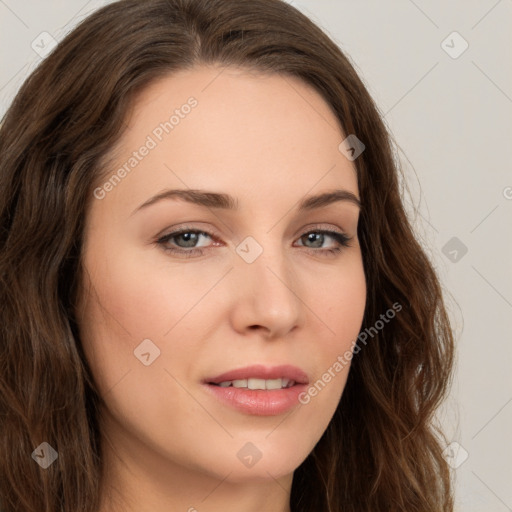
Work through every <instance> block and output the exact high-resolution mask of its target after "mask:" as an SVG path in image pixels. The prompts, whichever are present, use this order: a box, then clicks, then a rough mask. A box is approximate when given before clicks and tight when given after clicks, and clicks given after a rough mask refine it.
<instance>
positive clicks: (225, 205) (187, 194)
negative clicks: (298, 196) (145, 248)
mask: <svg viewBox="0 0 512 512" xmlns="http://www.w3.org/2000/svg"><path fill="white" fill-rule="evenodd" d="M165 199H181V200H183V201H186V202H188V203H192V204H196V205H199V206H203V207H206V208H216V209H222V210H234V211H236V210H238V206H239V205H238V201H237V200H236V199H235V198H234V197H233V196H230V195H229V194H224V193H218V192H208V191H205V190H197V189H186V190H184V189H168V190H164V191H162V192H160V193H158V194H156V195H155V196H153V197H151V198H150V199H148V200H147V201H146V202H144V203H142V204H141V205H140V206H138V207H137V208H136V209H135V210H134V211H133V212H132V213H131V215H133V214H134V213H136V212H138V211H139V210H142V209H145V208H148V207H149V206H151V205H153V204H155V203H158V202H160V201H163V200H165ZM339 201H348V202H350V203H353V204H355V205H356V206H357V207H358V208H361V201H360V200H359V199H358V198H357V196H356V195H355V194H353V193H352V192H350V191H348V190H343V189H338V190H332V191H329V192H324V193H322V194H317V195H314V196H309V197H305V198H304V199H302V200H301V201H300V202H299V205H298V211H299V213H302V212H305V211H311V210H315V209H317V208H322V207H325V206H328V205H330V204H333V203H336V202H339Z"/></svg>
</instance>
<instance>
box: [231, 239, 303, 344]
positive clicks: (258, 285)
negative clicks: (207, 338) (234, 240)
mask: <svg viewBox="0 0 512 512" xmlns="http://www.w3.org/2000/svg"><path fill="white" fill-rule="evenodd" d="M237 258H238V257H237ZM233 274H234V279H233V281H232V282H233V286H234V290H233V295H232V298H233V302H232V304H233V309H232V325H233V327H234V329H235V330H236V331H237V332H239V333H242V334H250V333H251V332H253V331H261V333H262V334H263V335H264V336H265V337H266V338H269V339H270V338H272V339H277V338H281V337H284V336H286V335H287V334H288V333H289V332H291V331H292V330H293V329H295V328H297V327H299V326H300V324H301V322H302V320H303V318H302V311H303V302H302V301H301V298H300V291H299V290H298V288H299V285H300V283H299V282H298V280H297V279H296V277H295V276H294V273H293V269H292V268H291V266H290V263H289V262H288V261H286V259H285V257H284V255H283V254H282V252H279V250H275V251H272V254H271V253H270V250H268V249H266V250H264V251H263V253H262V254H261V255H260V256H259V257H258V258H257V259H256V260H255V261H253V262H252V263H247V262H246V261H244V260H243V259H241V258H239V260H238V261H237V262H236V265H235V269H234V272H233Z"/></svg>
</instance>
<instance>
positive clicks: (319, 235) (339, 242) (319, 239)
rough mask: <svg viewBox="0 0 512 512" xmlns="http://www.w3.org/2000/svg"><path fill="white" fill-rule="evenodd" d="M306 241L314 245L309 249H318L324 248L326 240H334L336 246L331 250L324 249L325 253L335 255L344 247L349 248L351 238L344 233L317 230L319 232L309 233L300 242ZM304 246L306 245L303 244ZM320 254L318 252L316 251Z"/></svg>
mask: <svg viewBox="0 0 512 512" xmlns="http://www.w3.org/2000/svg"><path fill="white" fill-rule="evenodd" d="M304 239H305V240H306V242H307V243H310V242H311V243H312V244H313V246H312V247H308V248H309V249H311V248H313V250H314V249H316V248H318V247H320V246H323V244H324V242H325V241H326V239H327V240H328V239H332V240H334V241H335V245H334V246H331V247H330V248H324V252H327V253H330V254H335V253H338V252H340V251H341V250H342V249H343V248H344V247H349V246H350V244H349V242H350V240H352V238H351V237H348V236H347V235H345V234H344V233H339V232H337V231H328V230H317V231H309V232H307V233H304V234H303V235H302V236H301V237H300V238H299V240H301V241H302V240H304ZM303 244H304V243H303ZM316 252H318V251H316Z"/></svg>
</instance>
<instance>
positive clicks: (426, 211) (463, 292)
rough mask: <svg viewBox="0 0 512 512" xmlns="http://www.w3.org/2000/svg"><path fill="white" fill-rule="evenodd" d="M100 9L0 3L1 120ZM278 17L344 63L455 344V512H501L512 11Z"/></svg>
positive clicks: (420, 2) (507, 501)
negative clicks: (50, 56)
mask: <svg viewBox="0 0 512 512" xmlns="http://www.w3.org/2000/svg"><path fill="white" fill-rule="evenodd" d="M107 3H109V2H102V1H97V0H93V1H89V2H88V1H86V0H66V1H64V0H46V1H44V2H41V1H37V0H0V63H1V66H0V116H3V114H4V113H5V111H6V109H7V107H8V105H9V104H10V102H11V101H12V99H13V98H14V95H15V93H16V91H17V90H18V88H19V87H20V86H21V84H22V83H23V81H24V80H25V78H26V77H27V76H28V74H29V73H30V72H31V71H32V70H33V69H34V68H35V66H37V64H38V63H39V62H40V60H41V59H42V58H44V56H45V51H46V49H48V48H51V47H52V45H53V44H54V42H56V41H59V40H61V39H62V38H63V37H64V35H65V34H66V33H68V32H69V31H70V30H71V29H72V28H73V27H74V26H75V25H76V24H77V23H78V22H79V21H80V20H82V19H83V18H84V17H85V16H87V15H88V14H90V13H91V12H93V11H94V10H96V9H97V8H99V7H101V6H102V5H105V4H107ZM290 3H291V4H293V5H294V6H296V7H297V8H299V9H300V10H301V11H302V12H304V13H305V14H306V15H307V16H309V17H310V18H312V19H313V20H314V21H315V22H316V23H318V24H319V25H320V26H321V27H322V28H323V29H325V30H326V31H327V33H328V34H329V35H330V36H331V37H332V38H333V39H334V40H335V41H336V42H337V44H338V45H339V46H340V47H341V48H342V50H344V51H345V52H346V53H347V54H348V56H349V57H350V58H351V60H352V62H353V64H354V65H355V67H356V69H357V71H358V72H359V74H360V76H361V78H362V79H363V81H364V82H365V84H366V85H367V87H368V89H369V91H370V93H371V94H372V96H373V97H374V99H375V100H376V102H377V105H378V107H379V109H380V111H381V113H382V115H383V116H384V118H385V121H386V123H387V124H388V126H389V128H390V130H391V132H392V133H393V135H394V137H395V140H396V143H397V144H398V147H399V149H400V158H401V161H402V162H403V168H404V172H405V175H406V182H407V186H408V187H409V189H410V192H411V195H410V196H409V197H407V198H406V202H407V204H408V211H411V212H413V210H414V209H413V207H415V208H416V209H417V210H418V214H417V215H416V217H415V220H414V225H415V227H416V229H417V233H418V235H419V236H420V238H421V241H422V243H423V245H424V247H425V248H426V250H427V253H428V254H429V255H430V257H431V258H432V260H433V261H434V264H435V266H436V268H437V270H438V272H439V275H440V277H441V280H442V284H443V288H444V290H445V292H446V300H447V303H448V308H449V311H450V315H451V318H452V322H453V325H454V327H455V334H456V338H457V363H456V369H455V379H454V386H453V388H452V391H451V394H450V397H449V399H448V401H447V402H446V403H445V405H444V406H443V408H442V409H441V410H440V411H439V414H438V418H439V421H440V422H441V424H442V425H443V428H444V430H445V432H446V434H447V437H448V439H449V440H450V441H451V444H450V445H449V446H447V448H446V451H445V453H446V457H447V458H448V460H449V462H450V465H451V466H452V467H453V472H454V475H455V482H456V502H457V510H460V511H464V512H477V511H478V512H480V511H486V512H488V511H490V510H492V511H493V512H501V511H503V512H505V511H507V510H508V511H510V510H512V487H511V486H510V482H512V462H511V461H512V443H511V442H510V432H511V431H512V377H511V371H510V367H511V363H512V328H511V324H512V322H511V319H512V286H511V284H512V242H511V234H512V222H511V221H512V141H511V135H512V69H511V66H510V61H509V60H508V58H507V57H506V55H507V54H509V53H510V49H511V48H512V31H511V30H510V27H512V0H498V1H496V0H481V1H475V0H471V1H462V0H458V1H452V2H443V1H441V0H435V1H429V2H427V1H426V0H414V1H413V0H390V1H387V2H382V1H378V0H371V1H370V0H365V1H364V2H356V1H348V0H330V1H329V0H293V1H291V0H290ZM507 62H508V64H507ZM4 462H5V461H4Z"/></svg>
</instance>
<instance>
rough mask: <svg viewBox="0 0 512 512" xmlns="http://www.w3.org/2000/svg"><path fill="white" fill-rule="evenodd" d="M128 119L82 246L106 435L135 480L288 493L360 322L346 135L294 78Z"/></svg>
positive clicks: (199, 73) (202, 73)
mask: <svg viewBox="0 0 512 512" xmlns="http://www.w3.org/2000/svg"><path fill="white" fill-rule="evenodd" d="M126 123H127V129H126V132H125V133H124V135H123V137H122V139H121V141H120V143H119V145H118V147H117V148H116V151H115V153H114V156H115V161H114V162H113V163H112V164H111V165H110V167H109V173H108V174H107V176H106V178H105V179H104V180H103V181H102V182H101V183H100V185H99V187H98V188H97V189H96V190H95V192H94V195H95V197H94V199H93V201H92V207H91V208H90V210H89V212H88V217H87V225H86V233H85V246H84V267H85V270H86V272H85V281H84V283H85V286H84V295H83V297H84V298H85V302H84V303H83V304H82V306H81V313H80V316H79V323H80V326H81V337H82V343H83V346H84V350H85V353H86V357H87V359H88V361H89V363H90V366H91V369H92V372H93V374H94V377H95V379H96V381H97V383H98V387H99V389H100V392H101V394H102V396H103V398H104V400H105V402H106V406H107V408H106V410H105V411H103V417H102V429H103V432H104V434H105V435H106V436H107V437H108V438H109V439H110V442H111V443H112V446H113V448H114V449H115V453H116V454H117V455H118V456H120V457H121V458H122V459H123V460H124V461H125V462H126V463H127V464H128V466H129V467H130V468H131V471H133V472H134V473H136V472H138V471H140V474H143V473H144V471H147V472H151V471H154V472H156V471H157V472H158V473H157V474H156V475H153V476H154V477H155V478H164V475H171V474H178V471H179V475H180V477H182V476H183V475H192V474H201V475H203V477H214V478H215V479H217V480H222V479H224V478H226V475H228V474H229V480H230V481H232V482H242V481H246V482H247V481H249V480H251V479H252V480H254V481H259V480H261V481H262V480H267V479H270V478H271V477H272V478H275V479H279V478H281V479H282V481H283V482H290V481H291V476H292V474H293V471H294V470H295V469H296V468H297V467H298V466H299V465H300V464H301V462H302V461H303V460H304V459H305V458H306V456H307V455H308V454H309V453H310V452H311V450H312V449H313V447H314V446H315V444H316V443H317V442H318V440H319V439H320V437H321V436H322V433H323V432H324V431H325V429H326V428H327V425H328V423H329V421H330V420H331V418H332V416H333V414H334V411H335V409H336V406H337V404H338V402H339V400H340V397H341V394H342V391H343V388H344V386H345V382H346V379H347V374H348V369H349V365H348V364H345V363H344V366H343V365H342V366H343V368H342V369H340V364H339V361H340V357H343V354H344V353H345V352H346V351H347V350H351V349H352V347H353V342H354V341H355V339H356V337H357V335H358V333H359V330H360V327H361V323H362V318H363V312H364V306H365V300H366V284H365V278H364V272H363V265H362V258H361V251H360V247H359V242H358V239H357V224H358V216H359V207H358V205H357V204H356V202H355V201H352V200H350V194H352V195H353V196H355V197H356V198H359V193H358V186H357V177H356V171H355V167H354V165H353V162H351V161H349V160H348V159H347V158H346V157H345V156H344V154H343V153H342V152H340V150H339V149H338V146H339V145H340V143H341V141H342V140H343V139H344V138H345V137H346V135H348V134H343V133H342V132H341V131H340V128H339V125H338V122H337V119H336V117H335V116H334V114H333V113H332V112H331V110H330V109H329V107H328V105H327V103H325V102H324V100H323V99H322V98H321V97H320V96H319V95H318V93H316V92H315V91H313V89H310V88H309V87H308V86H307V85H305V84H303V83H302V82H300V81H298V80H297V79H294V78H290V77H286V78H285V77H280V76H277V75H274V76H269V75H266V76H262V75H254V74H249V73H248V72H247V71H242V70H237V69H234V68H226V69H224V70H221V68H220V67H210V68H208V67H198V68H194V69H192V70H187V71H181V72H179V73H176V74H174V75H173V76H170V77H166V78H164V79H161V80H159V81H158V82H155V83H153V84H152V85H151V86H150V87H149V88H147V89H146V90H144V91H143V92H142V93H141V95H140V96H139V97H138V100H137V102H136V103H135V106H134V109H133V111H131V113H130V116H129V118H128V119H127V120H126ZM123 171H124V172H123ZM171 190H177V191H179V192H181V193H186V194H183V195H177V194H176V193H174V195H172V194H171V193H170V191H171ZM191 190H193V191H195V192H194V193H191ZM341 191H345V192H344V193H341V194H340V195H339V196H338V199H337V200H333V197H334V196H331V200H317V201H312V200H311V198H312V197H313V196H317V195H320V194H326V193H332V192H341ZM166 193H168V194H167V195H166ZM206 193H209V194H210V195H206ZM217 194H218V195H217ZM343 194H345V195H343ZM228 195H229V196H230V197H231V198H232V202H233V203H234V204H228V203H229V201H227V200H226V197H227V196H228ZM324 199H325V198H324ZM301 206H303V207H302V208H301ZM325 231H330V232H334V234H328V233H325ZM176 232H181V234H179V235H176V234H175V235H174V237H173V236H171V234H172V233H176ZM339 235H341V236H339ZM344 236H345V237H348V238H350V241H349V242H348V245H347V246H344V245H343V237H344ZM344 361H345V362H346V359H344ZM337 362H338V365H336V363H337ZM255 365H256V366H257V367H256V368H254V366H255ZM250 366H253V368H249V369H247V370H245V368H247V367H250ZM278 367H281V368H278ZM235 370H241V371H240V372H239V373H237V374H235V375H223V374H226V373H227V372H232V371H235ZM326 372H327V373H328V375H327V376H325V375H326ZM329 377H330V378H329ZM280 379H283V380H280ZM233 381H237V382H234V383H233ZM288 381H292V382H288ZM293 381H295V382H296V383H295V385H293ZM317 381H320V384H318V383H317ZM214 382H215V383H216V384H217V385H215V384H214ZM220 382H223V384H222V386H221V385H219V384H220ZM315 383H317V386H316V389H317V391H316V393H315V391H314V390H313V388H312V386H313V387H314V385H315ZM233 384H234V385H235V387H234V386H233ZM286 385H288V386H289V385H293V386H292V387H289V388H286V387H284V386H286ZM228 386H229V387H228ZM238 386H242V387H238ZM262 387H265V389H257V388H262ZM283 387H284V389H273V388H283ZM250 388H256V389H250ZM267 388H270V389H267ZM308 390H309V391H311V393H309V392H308ZM299 399H300V400H299ZM157 468H158V469H157Z"/></svg>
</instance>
